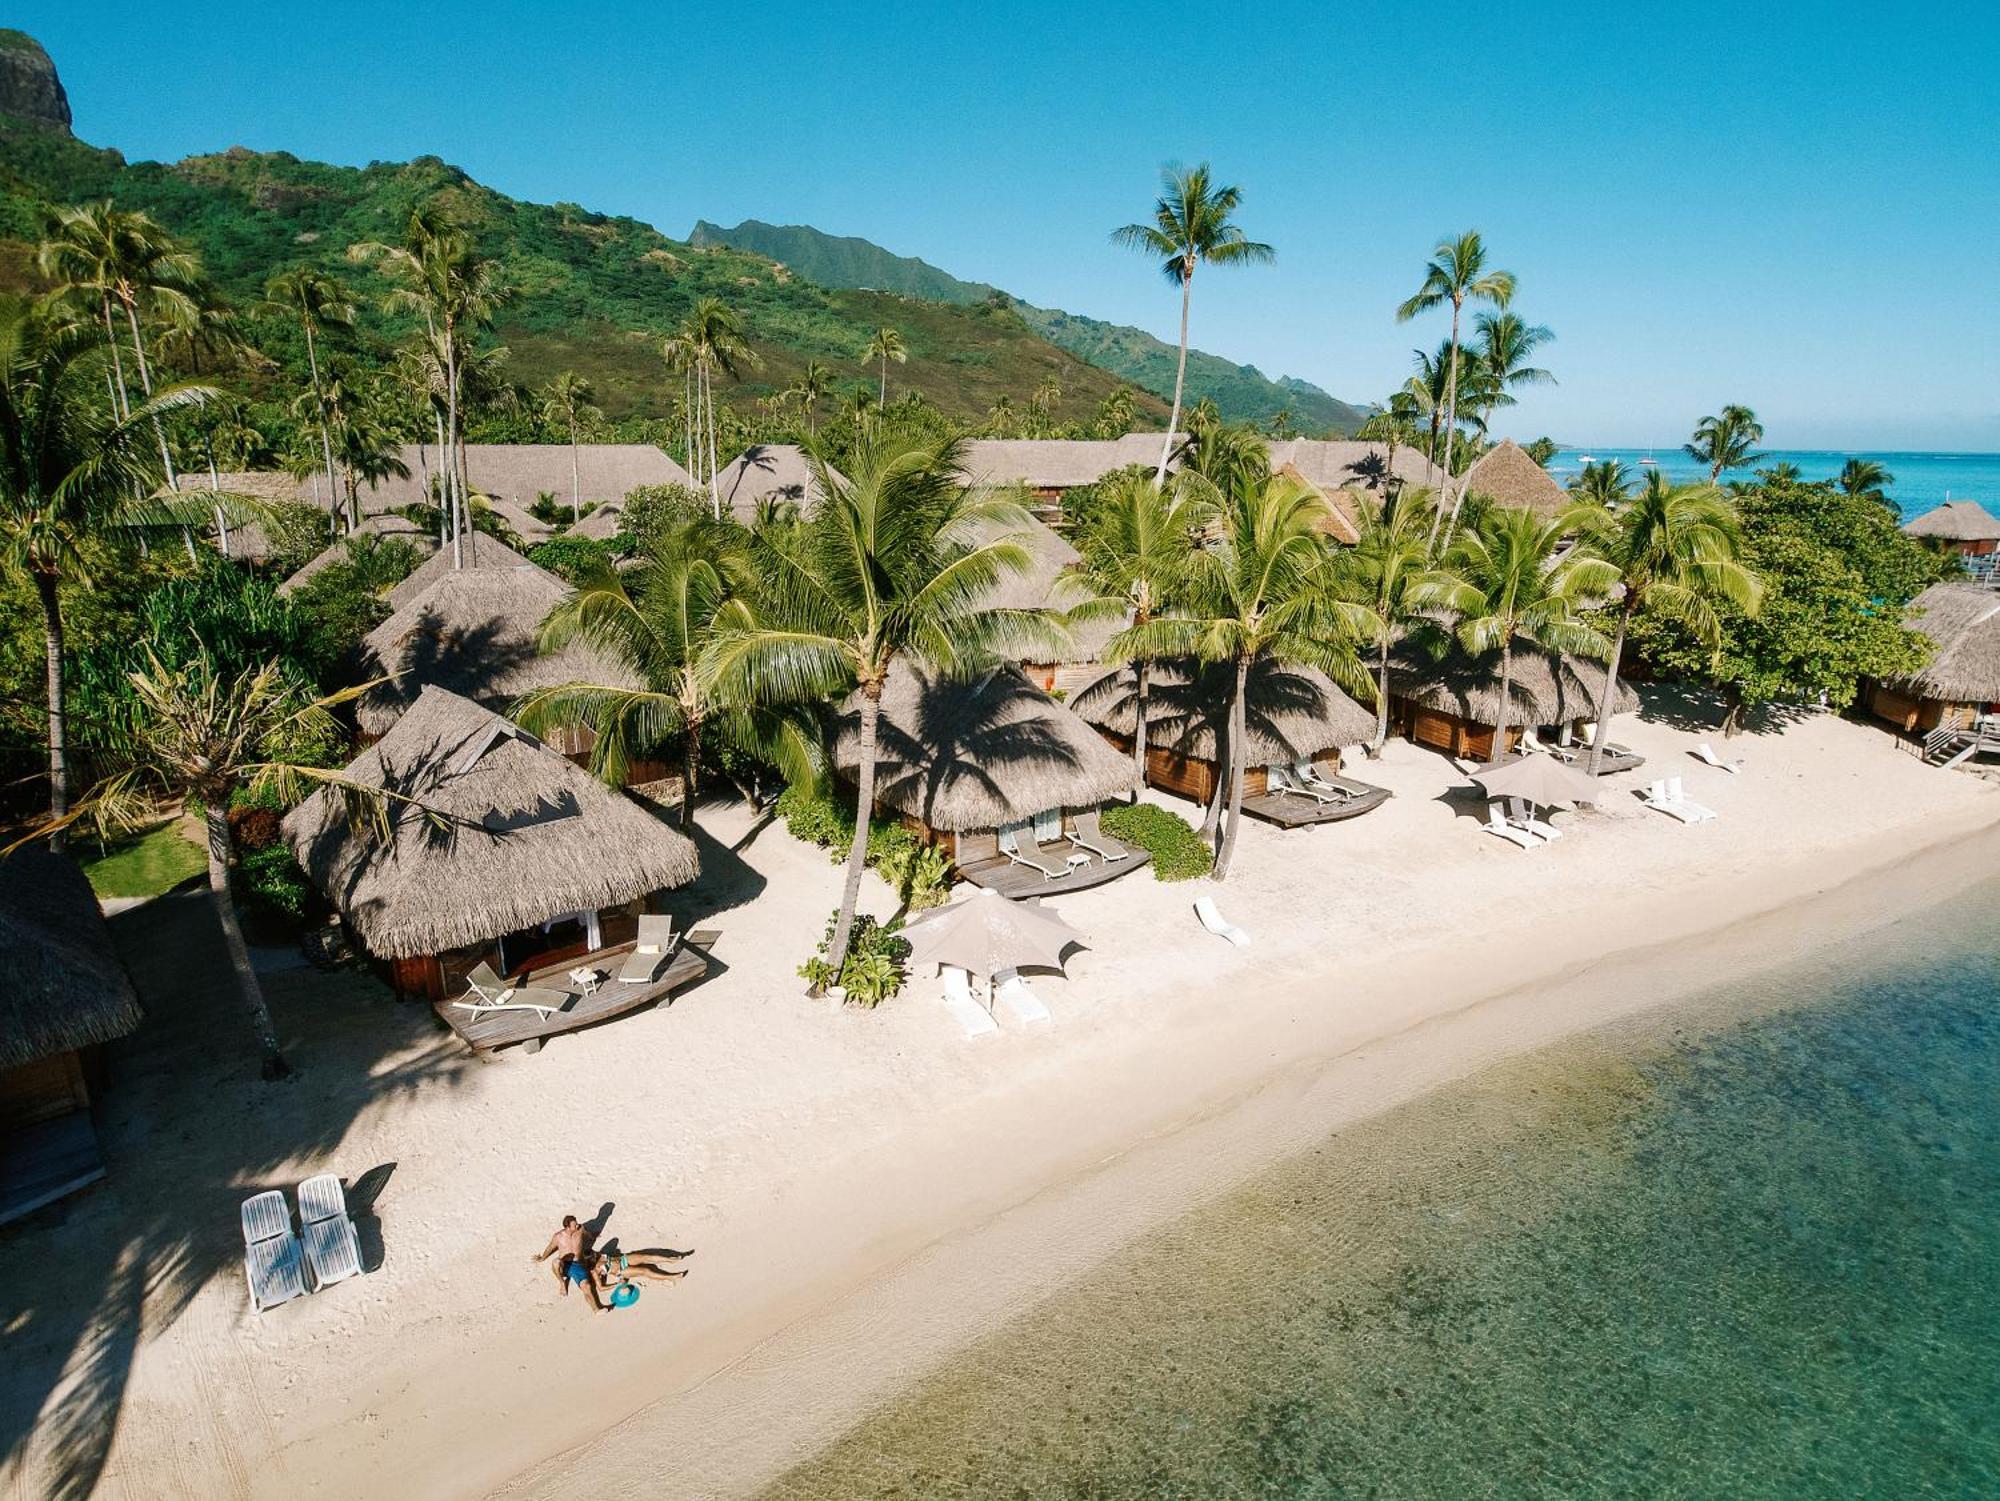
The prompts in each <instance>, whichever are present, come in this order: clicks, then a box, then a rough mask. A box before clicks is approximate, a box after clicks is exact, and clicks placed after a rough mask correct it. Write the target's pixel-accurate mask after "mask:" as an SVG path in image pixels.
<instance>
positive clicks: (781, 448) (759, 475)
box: [696, 443, 844, 526]
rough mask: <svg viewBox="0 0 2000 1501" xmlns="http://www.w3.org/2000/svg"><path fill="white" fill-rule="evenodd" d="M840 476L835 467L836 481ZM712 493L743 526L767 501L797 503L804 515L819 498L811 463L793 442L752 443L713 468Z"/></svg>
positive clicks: (793, 504)
mask: <svg viewBox="0 0 2000 1501" xmlns="http://www.w3.org/2000/svg"><path fill="white" fill-rule="evenodd" d="M842 478H844V476H842V475H841V474H840V472H839V471H838V470H835V471H834V479H835V480H836V482H838V481H839V480H841V479H842ZM696 488H698V489H699V488H702V487H700V486H697V487H696ZM704 493H706V492H705V491H704ZM715 493H716V495H717V497H718V498H719V499H720V500H721V502H722V509H723V510H724V512H726V513H727V514H728V515H731V516H734V517H735V518H736V519H737V520H738V521H740V522H742V523H743V524H744V525H745V526H749V525H750V524H751V523H752V522H754V521H755V520H756V519H757V511H758V508H759V507H760V506H762V505H764V504H765V503H766V502H769V503H772V504H778V505H791V506H796V507H797V508H798V511H799V514H800V515H802V516H803V515H804V514H805V513H806V512H808V511H810V510H811V509H812V508H813V506H814V504H815V503H816V502H817V501H818V500H819V498H820V496H819V484H818V482H817V481H816V480H814V478H813V472H812V465H811V464H809V463H807V462H806V453H805V450H804V449H803V448H800V447H799V446H798V445H797V444H796V443H753V444H752V445H751V446H750V447H748V448H746V449H744V450H743V452H741V453H739V454H738V455H737V456H736V457H735V458H733V459H731V460H730V461H729V463H728V464H727V465H725V466H724V467H723V468H722V469H720V470H718V471H717V472H716V476H715Z"/></svg>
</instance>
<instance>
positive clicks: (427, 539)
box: [278, 514, 437, 594]
mask: <svg viewBox="0 0 2000 1501" xmlns="http://www.w3.org/2000/svg"><path fill="white" fill-rule="evenodd" d="M357 536H362V537H394V538H395V539H396V540H397V541H399V542H407V543H409V544H410V545H411V546H412V547H414V548H416V549H417V551H418V552H420V553H423V554H425V555H426V556H429V555H430V554H431V553H434V552H436V551H437V537H436V535H435V534H434V533H432V532H430V531H428V530H426V529H425V528H424V527H421V526H418V525H417V524H416V522H414V521H411V520H410V519H409V518H407V517H404V516H391V515H386V514H385V515H381V516H364V517H362V518H361V525H359V526H357V527H356V528H355V529H354V531H353V532H352V533H350V534H349V535H348V536H345V537H342V538H341V539H340V540H339V541H338V542H336V543H334V544H333V546H331V547H329V548H328V549H327V550H326V551H325V552H323V553H321V554H320V555H319V556H318V557H316V558H314V559H313V560H312V561H311V562H309V563H307V564H306V565H305V566H304V567H302V568H300V569H299V571H298V572H297V573H294V574H293V575H292V576H291V577H290V578H288V579H286V580H285V581H284V582H283V583H282V584H280V585H278V592H279V593H280V594H290V593H292V592H293V591H294V590H296V589H297V588H298V587H299V586H300V585H301V584H303V583H305V582H306V581H307V580H309V579H311V578H312V577H313V576H314V575H315V574H318V573H321V572H323V571H324V570H326V569H328V568H331V567H332V566H333V565H334V564H335V563H340V562H344V561H346V558H347V544H348V543H349V542H350V541H352V540H353V538H354V537H357Z"/></svg>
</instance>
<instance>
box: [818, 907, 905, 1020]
mask: <svg viewBox="0 0 2000 1501" xmlns="http://www.w3.org/2000/svg"><path fill="white" fill-rule="evenodd" d="M839 925H840V909H839V908H838V907H835V908H834V909H833V915H832V916H831V917H829V918H827V920H826V932H825V933H824V934H822V935H821V936H820V940H819V952H818V953H817V954H815V955H814V956H813V957H812V958H810V959H808V960H806V962H805V963H804V964H801V965H800V966H799V976H800V978H801V979H805V980H809V981H811V982H812V983H813V984H814V985H831V984H834V983H835V981H834V974H833V966H832V965H831V964H829V963H828V962H827V958H826V951H827V950H828V949H829V948H831V947H832V946H833V930H834V929H835V928H836V927H838V926H839ZM909 957H910V941H909V939H907V938H905V937H903V935H902V934H901V933H899V932H897V931H895V930H894V929H893V928H885V927H884V926H882V924H881V923H879V922H877V921H876V920H875V919H874V918H872V917H870V916H869V915H868V914H867V913H866V912H857V913H855V914H854V929H853V931H852V932H851V933H850V934H849V935H848V939H847V959H846V961H845V962H844V963H843V964H842V965H841V967H840V979H839V982H838V983H839V984H840V985H841V986H843V987H844V988H845V989H846V991H847V999H848V1000H850V1001H852V1002H853V1003H854V1004H855V1005H857V1006H867V1007H871V1008H872V1007H875V1006H879V1005H881V1004H882V1002H884V1001H886V1000H888V999H889V998H890V997H891V996H893V995H894V994H896V992H897V991H899V990H901V989H902V988H903V977H904V969H903V966H904V964H905V963H906V962H907V961H908V960H909Z"/></svg>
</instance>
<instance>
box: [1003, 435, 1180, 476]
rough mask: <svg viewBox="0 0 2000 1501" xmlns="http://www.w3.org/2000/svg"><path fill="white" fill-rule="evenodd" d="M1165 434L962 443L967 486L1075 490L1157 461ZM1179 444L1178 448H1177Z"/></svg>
mask: <svg viewBox="0 0 2000 1501" xmlns="http://www.w3.org/2000/svg"><path fill="white" fill-rule="evenodd" d="M1166 436H1167V435H1166V434H1165V433H1127V434H1125V436H1124V437H1122V438H975V439H973V440H972V441H971V442H969V443H967V444H966V445H965V460H964V473H965V478H966V482H967V483H968V484H970V485H975V486H1001V485H1022V486H1025V487H1026V488H1027V489H1030V490H1074V489H1077V488H1078V487H1079V486H1082V485H1094V484H1096V483H1097V482H1098V481H1099V480H1101V479H1103V478H1104V476H1105V475H1107V474H1112V473H1115V472H1116V471H1118V470H1120V469H1124V468H1128V467H1129V466H1131V465H1133V464H1143V465H1145V466H1146V467H1147V468H1152V467H1154V466H1155V465H1157V464H1158V463H1159V462H1160V445H1161V444H1162V443H1163V442H1165V441H1166ZM1177 446H1178V445H1177Z"/></svg>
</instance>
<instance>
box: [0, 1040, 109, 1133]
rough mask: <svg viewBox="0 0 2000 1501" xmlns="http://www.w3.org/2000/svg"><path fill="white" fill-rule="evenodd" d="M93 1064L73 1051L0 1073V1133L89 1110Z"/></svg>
mask: <svg viewBox="0 0 2000 1501" xmlns="http://www.w3.org/2000/svg"><path fill="white" fill-rule="evenodd" d="M92 1051H93V1052H94V1051H95V1050H94V1049H93V1050H92ZM91 1061H93V1060H86V1059H85V1057H84V1055H83V1053H82V1052H81V1051H80V1050H78V1049H76V1048H71V1049H70V1050H69V1051H67V1052H63V1053H52V1054H50V1055H49V1056H48V1057H46V1058H37V1059H34V1060H33V1061H32V1062H29V1063H21V1064H17V1065H15V1066H14V1067H13V1068H10V1069H4V1070H0V1130H18V1129H20V1128H21V1127H23V1126H32V1125H34V1124H35V1123H36V1122H37V1121H45V1120H51V1119H53V1118H54V1117H56V1116H58V1115H67V1114H69V1113H70V1111H72V1110H88V1109H89V1108H90V1083H89V1079H88V1077H87V1071H88V1068H89V1064H90V1062H91Z"/></svg>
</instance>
